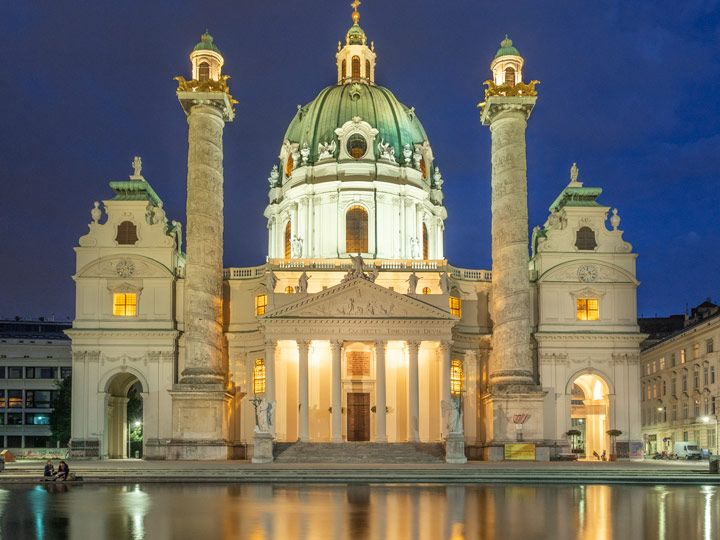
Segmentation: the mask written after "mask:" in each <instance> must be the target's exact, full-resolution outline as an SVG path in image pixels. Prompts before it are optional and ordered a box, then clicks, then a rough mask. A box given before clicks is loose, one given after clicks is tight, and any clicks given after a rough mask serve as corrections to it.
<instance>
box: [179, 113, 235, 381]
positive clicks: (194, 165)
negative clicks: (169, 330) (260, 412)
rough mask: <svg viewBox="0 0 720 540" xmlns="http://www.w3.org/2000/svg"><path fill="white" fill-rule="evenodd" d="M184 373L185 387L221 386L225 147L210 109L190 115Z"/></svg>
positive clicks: (219, 115)
mask: <svg viewBox="0 0 720 540" xmlns="http://www.w3.org/2000/svg"><path fill="white" fill-rule="evenodd" d="M188 125H189V134H188V139H189V149H188V183H187V190H188V197H187V248H186V265H185V298H186V311H185V351H186V357H185V369H184V370H183V372H182V377H181V379H180V382H181V383H186V384H187V383H190V384H198V383H199V384H222V383H223V380H224V369H223V365H222V348H223V343H222V342H223V334H222V266H223V265H222V263H223V243H222V240H223V167H222V160H223V145H222V135H223V128H224V127H225V121H224V120H223V115H222V111H221V110H219V109H218V108H217V107H214V106H212V105H196V106H194V107H193V108H192V109H191V111H190V114H189V115H188Z"/></svg>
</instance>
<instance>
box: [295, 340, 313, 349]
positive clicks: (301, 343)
mask: <svg viewBox="0 0 720 540" xmlns="http://www.w3.org/2000/svg"><path fill="white" fill-rule="evenodd" d="M295 343H297V347H298V350H299V351H301V350H302V349H305V351H307V350H308V349H309V348H310V344H311V343H312V341H311V340H309V339H300V340H297V339H296V340H295Z"/></svg>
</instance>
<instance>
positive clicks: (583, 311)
mask: <svg viewBox="0 0 720 540" xmlns="http://www.w3.org/2000/svg"><path fill="white" fill-rule="evenodd" d="M577 320H578V321H598V320H600V307H599V302H598V299H597V298H578V299H577Z"/></svg>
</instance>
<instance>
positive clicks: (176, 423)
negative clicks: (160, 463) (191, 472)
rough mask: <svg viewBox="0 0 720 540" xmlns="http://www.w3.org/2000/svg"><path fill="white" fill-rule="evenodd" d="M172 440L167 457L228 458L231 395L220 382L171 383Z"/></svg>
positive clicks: (185, 458)
mask: <svg viewBox="0 0 720 540" xmlns="http://www.w3.org/2000/svg"><path fill="white" fill-rule="evenodd" d="M170 395H171V396H172V425H173V434H172V437H173V438H172V440H171V441H170V442H169V443H168V446H167V458H168V459H174V460H224V459H228V457H229V456H228V445H227V440H226V439H225V438H224V437H223V434H224V433H227V432H228V411H229V403H230V400H231V399H232V395H231V394H229V393H227V392H226V391H225V389H224V388H223V386H222V385H220V384H213V385H209V384H174V385H173V388H172V390H170Z"/></svg>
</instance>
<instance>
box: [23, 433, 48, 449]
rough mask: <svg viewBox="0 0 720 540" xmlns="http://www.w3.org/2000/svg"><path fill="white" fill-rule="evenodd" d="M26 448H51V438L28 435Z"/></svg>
mask: <svg viewBox="0 0 720 540" xmlns="http://www.w3.org/2000/svg"><path fill="white" fill-rule="evenodd" d="M25 448H50V436H49V435H26V436H25Z"/></svg>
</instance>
